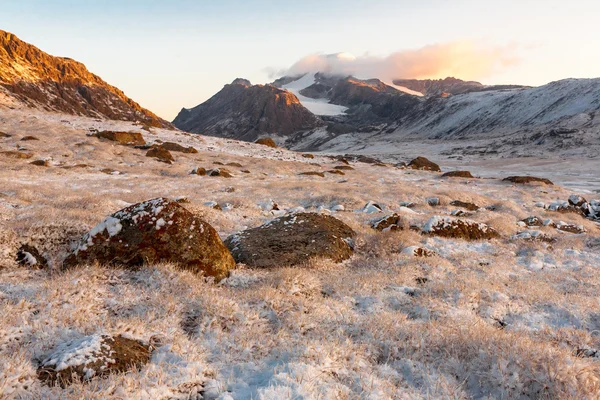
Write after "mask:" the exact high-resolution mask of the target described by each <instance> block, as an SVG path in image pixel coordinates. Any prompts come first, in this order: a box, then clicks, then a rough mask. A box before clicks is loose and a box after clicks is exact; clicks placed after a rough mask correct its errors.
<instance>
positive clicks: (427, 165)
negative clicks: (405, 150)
mask: <svg viewBox="0 0 600 400" xmlns="http://www.w3.org/2000/svg"><path fill="white" fill-rule="evenodd" d="M407 167H408V168H411V169H420V170H424V171H436V172H441V171H442V170H441V169H440V166H439V165H437V164H436V163H434V162H432V161H429V160H428V159H426V158H425V157H417V158H415V159H414V160H412V161H411V162H409V163H408V166H407Z"/></svg>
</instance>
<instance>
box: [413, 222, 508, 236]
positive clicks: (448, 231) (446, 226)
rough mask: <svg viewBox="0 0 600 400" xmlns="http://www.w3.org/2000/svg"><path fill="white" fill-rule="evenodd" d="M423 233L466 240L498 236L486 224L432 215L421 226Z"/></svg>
mask: <svg viewBox="0 0 600 400" xmlns="http://www.w3.org/2000/svg"><path fill="white" fill-rule="evenodd" d="M422 232H423V233H424V234H428V235H433V236H441V237H449V238H460V239H466V240H484V239H492V238H496V237H498V236H500V235H499V234H498V232H497V231H496V230H495V229H493V228H491V227H489V226H487V225H486V224H482V223H477V222H473V221H468V220H462V219H454V218H449V217H432V218H431V219H430V220H429V221H428V222H427V223H426V224H425V226H424V227H423V230H422Z"/></svg>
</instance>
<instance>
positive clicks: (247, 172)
mask: <svg viewBox="0 0 600 400" xmlns="http://www.w3.org/2000/svg"><path fill="white" fill-rule="evenodd" d="M241 172H243V173H244V174H249V173H250V171H248V170H247V169H243V170H242V171H241Z"/></svg>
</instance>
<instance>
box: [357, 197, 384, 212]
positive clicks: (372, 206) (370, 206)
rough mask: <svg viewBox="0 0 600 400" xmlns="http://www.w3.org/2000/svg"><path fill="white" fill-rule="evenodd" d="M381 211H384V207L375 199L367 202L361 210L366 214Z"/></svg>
mask: <svg viewBox="0 0 600 400" xmlns="http://www.w3.org/2000/svg"><path fill="white" fill-rule="evenodd" d="M381 211H383V208H382V207H381V206H380V205H379V204H377V203H375V202H374V201H373V200H369V202H368V203H367V204H365V206H364V207H363V208H362V210H361V212H363V213H365V214H374V213H380V212H381Z"/></svg>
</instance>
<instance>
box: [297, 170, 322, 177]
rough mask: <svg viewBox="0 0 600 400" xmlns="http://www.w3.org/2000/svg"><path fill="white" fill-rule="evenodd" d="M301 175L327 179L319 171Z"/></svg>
mask: <svg viewBox="0 0 600 400" xmlns="http://www.w3.org/2000/svg"><path fill="white" fill-rule="evenodd" d="M299 175H308V176H320V177H321V178H325V174H324V173H322V172H318V171H308V172H301V173H300V174H299Z"/></svg>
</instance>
